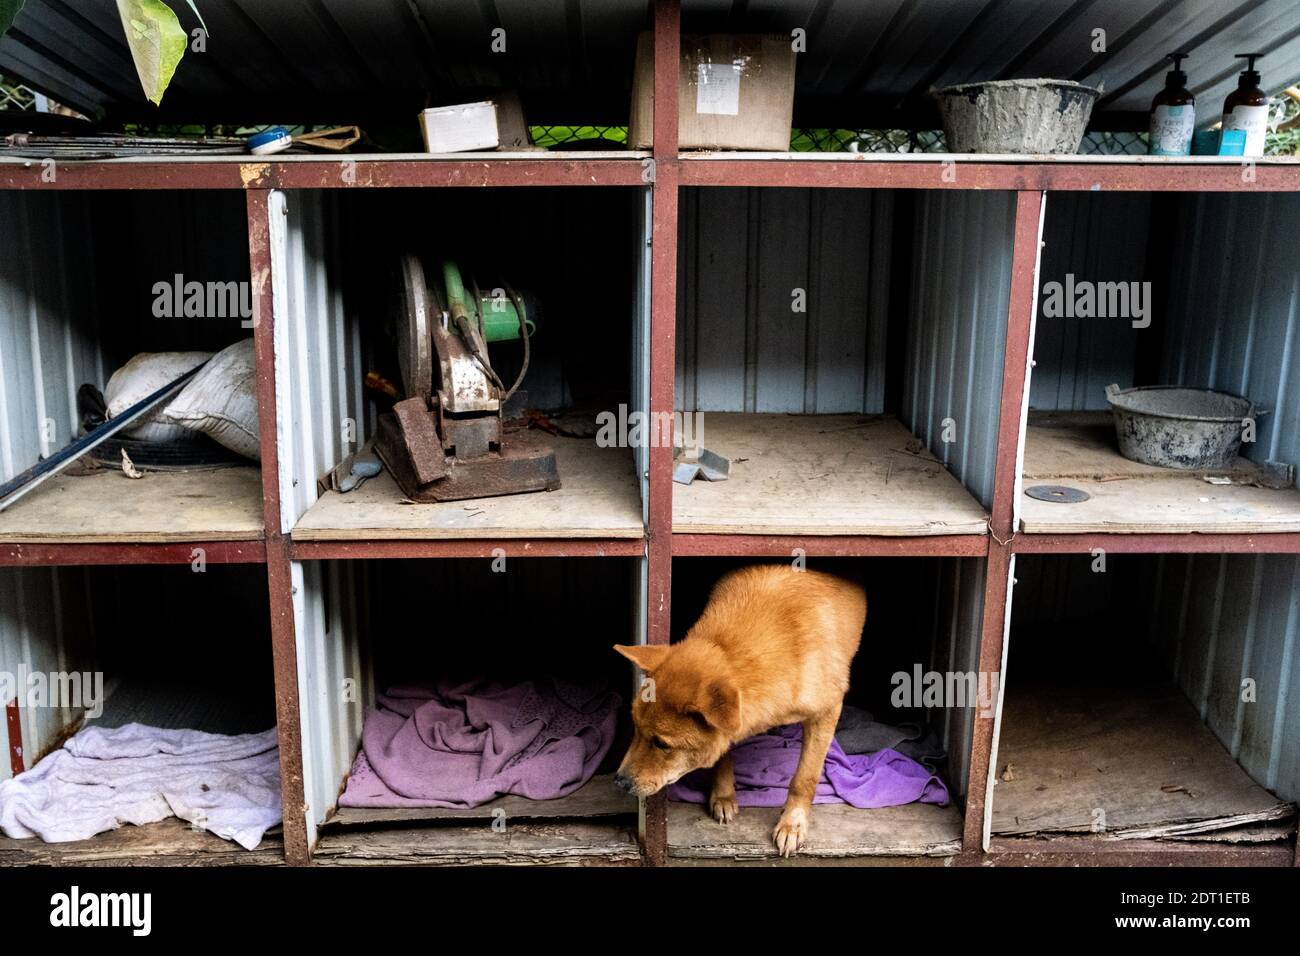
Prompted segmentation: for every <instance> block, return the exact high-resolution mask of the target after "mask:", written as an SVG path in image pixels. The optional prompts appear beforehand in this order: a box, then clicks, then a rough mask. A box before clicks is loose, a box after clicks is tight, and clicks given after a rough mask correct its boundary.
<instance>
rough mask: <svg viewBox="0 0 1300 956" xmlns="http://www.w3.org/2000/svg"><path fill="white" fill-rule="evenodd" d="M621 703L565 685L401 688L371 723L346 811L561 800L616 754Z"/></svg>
mask: <svg viewBox="0 0 1300 956" xmlns="http://www.w3.org/2000/svg"><path fill="white" fill-rule="evenodd" d="M619 703H620V701H619V697H618V695H617V694H613V693H607V692H605V690H604V689H603V688H601V687H596V686H593V685H590V684H588V685H577V684H569V683H565V682H563V681H560V680H555V681H550V680H545V681H529V682H526V683H522V684H509V685H507V684H496V683H491V682H488V681H470V682H467V683H460V684H457V683H453V682H445V683H442V684H439V685H437V686H435V687H394V688H392V689H391V690H389V692H388V693H387V694H386V695H382V696H380V697H379V700H378V706H377V707H376V708H374V709H373V710H371V711H369V712H368V713H367V714H366V721H365V726H364V728H363V729H362V732H361V744H362V749H361V752H360V753H358V754H357V759H356V762H355V764H354V765H353V767H352V775H351V776H350V777H349V778H348V782H347V786H346V788H345V789H344V792H343V796H341V797H340V798H339V805H340V806H344V807H457V808H466V807H476V806H479V805H480V804H483V803H486V802H487V801H489V800H491V799H493V798H494V797H498V796H501V795H502V794H507V793H510V794H517V795H518V796H521V797H528V798H529V799H532V800H551V799H554V798H556V797H563V796H566V795H567V794H570V793H572V792H573V791H575V790H577V789H578V788H579V787H581V786H582V785H583V784H584V783H586V782H587V781H588V780H590V779H591V777H592V775H593V774H594V773H595V772H596V768H597V767H598V766H600V762H601V760H603V759H604V757H605V754H606V753H608V752H609V747H610V744H611V743H612V742H613V738H614V727H615V724H616V722H617V719H618V707H619Z"/></svg>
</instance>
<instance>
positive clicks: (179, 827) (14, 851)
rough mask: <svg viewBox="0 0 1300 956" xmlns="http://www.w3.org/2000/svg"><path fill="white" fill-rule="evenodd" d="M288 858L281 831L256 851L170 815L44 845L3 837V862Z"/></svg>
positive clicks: (249, 862) (261, 862)
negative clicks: (145, 822)
mask: <svg viewBox="0 0 1300 956" xmlns="http://www.w3.org/2000/svg"><path fill="white" fill-rule="evenodd" d="M283 862H284V844H283V840H282V839H281V837H280V836H279V834H278V831H277V832H275V833H270V834H267V835H266V836H265V837H263V838H262V842H261V843H260V844H259V845H258V847H257V849H255V850H245V849H244V848H243V847H242V846H240V845H239V844H238V843H233V842H231V841H230V840H223V839H221V838H220V837H218V836H214V835H213V834H211V833H207V832H205V831H201V830H195V829H194V828H192V827H191V826H190V825H189V824H188V823H185V822H184V821H182V820H178V819H177V818H175V817H169V818H168V819H166V820H160V821H158V822H157V823H149V824H145V825H144V826H131V825H129V824H128V825H126V826H121V827H118V828H117V829H116V830H108V831H106V832H104V833H100V834H98V835H97V836H93V837H91V838H90V839H89V840H76V841H73V842H71V843H43V842H42V841H41V840H39V839H36V838H32V839H27V840H11V839H8V838H6V837H0V867H4V866H24V865H26V866H214V865H221V866H239V865H245V866H268V865H270V866H274V865H277V864H281V863H283Z"/></svg>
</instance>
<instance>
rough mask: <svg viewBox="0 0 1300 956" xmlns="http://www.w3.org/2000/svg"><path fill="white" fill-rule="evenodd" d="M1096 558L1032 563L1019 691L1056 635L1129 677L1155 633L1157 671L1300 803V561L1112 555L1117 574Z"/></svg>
mask: <svg viewBox="0 0 1300 956" xmlns="http://www.w3.org/2000/svg"><path fill="white" fill-rule="evenodd" d="M1093 561H1094V558H1092V557H1091V556H1089V555H1081V556H1079V555H1071V556H1037V555H1035V556H1024V555H1022V556H1020V558H1019V560H1018V564H1017V569H1016V578H1017V583H1016V587H1015V605H1014V612H1013V613H1014V620H1015V629H1014V631H1013V633H1012V638H1011V647H1012V650H1011V657H1012V661H1011V666H1012V675H1011V681H1012V691H1011V692H1012V693H1014V692H1015V691H1014V681H1015V679H1016V676H1015V675H1016V672H1017V671H1018V670H1019V667H1018V665H1017V660H1018V659H1020V660H1024V659H1025V658H1032V659H1037V660H1038V661H1041V659H1042V653H1044V652H1046V651H1045V649H1043V648H1040V647H1036V646H1034V644H1033V642H1035V641H1036V640H1038V639H1039V638H1041V636H1042V635H1043V634H1044V633H1052V634H1055V635H1058V636H1059V637H1060V639H1061V640H1063V641H1071V642H1072V641H1074V640H1076V638H1079V637H1080V636H1086V637H1087V638H1088V639H1089V640H1090V641H1092V646H1091V649H1090V651H1091V660H1093V661H1114V660H1116V659H1123V660H1124V661H1126V662H1127V663H1126V665H1125V666H1126V667H1128V668H1133V667H1139V666H1142V665H1141V663H1140V661H1141V656H1142V655H1141V654H1140V653H1136V652H1137V651H1138V650H1140V648H1141V642H1142V637H1143V636H1144V635H1145V638H1146V641H1147V643H1148V644H1149V647H1150V649H1151V651H1152V652H1153V660H1154V661H1155V662H1156V666H1158V667H1163V669H1164V673H1165V675H1166V676H1167V677H1168V678H1169V680H1171V681H1172V682H1174V683H1175V684H1177V685H1178V687H1180V688H1181V689H1182V690H1183V692H1184V693H1185V694H1186V695H1187V698H1188V700H1190V701H1191V702H1192V704H1193V706H1195V707H1196V708H1197V710H1198V711H1199V712H1200V714H1201V716H1202V717H1203V718H1204V720H1205V722H1206V724H1207V725H1208V726H1209V727H1210V729H1211V730H1212V731H1213V732H1214V734H1215V735H1216V736H1217V737H1218V738H1219V740H1220V741H1221V742H1222V743H1223V745H1224V747H1226V748H1227V749H1228V750H1229V751H1230V752H1231V753H1232V755H1233V757H1234V758H1235V759H1236V760H1237V761H1238V762H1240V763H1241V765H1242V766H1243V767H1244V768H1245V769H1246V771H1247V772H1248V773H1249V774H1250V775H1251V776H1252V777H1253V778H1254V779H1255V780H1256V781H1258V782H1259V783H1260V784H1262V785H1263V786H1265V787H1268V788H1269V789H1270V790H1273V791H1275V792H1276V793H1277V794H1278V795H1279V796H1281V797H1283V798H1284V799H1288V800H1295V799H1297V798H1300V646H1297V645H1298V644H1300V557H1296V556H1293V555H1252V554H1227V555H1219V554H1196V555H1136V556H1130V555H1109V556H1108V557H1107V559H1106V561H1107V564H1106V571H1105V573H1095V572H1093V570H1092V563H1093ZM1045 629H1046V630H1045ZM1077 660H1078V659H1077V655H1076V657H1075V662H1076V664H1077ZM1104 666H1112V665H1109V664H1107V665H1104ZM1132 677H1133V675H1132V674H1131V673H1125V674H1124V675H1122V678H1123V679H1126V680H1127V679H1131V678H1132ZM1245 681H1251V682H1252V684H1251V685H1250V694H1246V693H1244V691H1245V690H1246V685H1244V683H1243V682H1245ZM1251 695H1253V699H1249V698H1250V696H1251Z"/></svg>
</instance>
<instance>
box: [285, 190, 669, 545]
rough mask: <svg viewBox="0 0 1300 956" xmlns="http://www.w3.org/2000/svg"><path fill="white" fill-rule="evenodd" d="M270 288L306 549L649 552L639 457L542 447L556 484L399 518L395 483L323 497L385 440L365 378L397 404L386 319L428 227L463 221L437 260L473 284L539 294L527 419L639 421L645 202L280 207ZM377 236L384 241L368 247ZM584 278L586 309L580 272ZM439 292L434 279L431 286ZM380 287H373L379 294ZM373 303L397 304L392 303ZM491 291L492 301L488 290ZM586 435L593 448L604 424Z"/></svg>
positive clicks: (581, 197) (556, 198) (293, 520)
mask: <svg viewBox="0 0 1300 956" xmlns="http://www.w3.org/2000/svg"><path fill="white" fill-rule="evenodd" d="M269 201H270V203H271V223H272V229H271V237H270V238H271V253H272V255H271V258H272V271H273V279H272V289H273V294H274V295H275V297H276V302H277V308H276V315H277V319H276V332H275V351H276V357H277V358H276V400H277V418H278V421H279V422H280V430H281V448H280V475H279V483H280V500H281V521H282V530H283V531H284V532H285V533H291V534H292V536H293V538H294V540H295V541H296V542H298V543H303V542H309V541H359V542H368V541H376V542H378V541H398V540H401V541H434V540H456V539H462V540H464V539H471V538H473V539H511V538H513V539H534V538H547V539H563V538H572V539H574V540H591V539H597V538H601V539H616V538H643V537H644V522H643V514H644V512H643V504H642V503H643V501H644V499H645V494H644V490H645V477H644V476H645V472H646V467H645V466H646V461H645V458H646V454H645V449H644V448H630V449H629V448H627V447H622V448H617V447H610V448H601V447H597V446H596V445H595V442H594V440H591V441H583V440H578V439H569V438H565V437H561V436H558V435H555V436H551V435H547V436H544V438H545V440H546V442H547V443H549V444H550V445H551V447H552V448H554V449H555V452H556V455H557V463H558V466H559V474H560V482H561V487H560V488H559V489H558V490H556V491H553V492H547V493H545V494H542V493H531V494H522V495H507V496H501V497H496V498H491V499H474V500H470V501H453V502H443V503H438V504H432V503H419V504H399V503H398V502H400V501H402V500H403V497H404V496H403V495H401V494H400V493H399V492H398V490H397V485H396V483H395V482H394V481H393V479H392V478H391V476H389V475H388V474H387V472H386V471H385V473H383V474H381V475H380V476H378V477H376V478H373V479H371V480H370V481H368V482H366V483H365V484H363V485H362V486H361V487H360V488H358V489H356V490H354V491H352V492H349V493H347V494H346V495H340V494H336V493H333V492H328V491H326V492H324V493H322V492H320V488H321V487H322V484H323V479H325V478H326V477H327V476H328V475H329V474H330V473H331V472H332V471H333V470H334V469H335V468H336V467H337V466H338V465H339V464H340V463H341V462H343V461H344V460H346V459H347V458H348V457H349V456H350V455H352V454H355V453H356V452H357V451H358V450H359V449H360V448H362V447H364V446H365V445H366V443H367V442H368V441H369V440H370V439H371V438H373V437H374V435H375V432H376V424H377V418H378V416H379V415H380V414H382V413H384V412H385V411H386V410H387V408H388V406H389V405H390V404H391V399H390V398H387V397H382V396H379V395H377V394H373V393H367V392H365V391H363V382H364V380H365V379H366V376H367V374H368V373H369V372H377V373H378V374H380V375H381V376H382V377H383V378H385V379H387V380H388V381H390V382H392V383H393V384H394V385H395V386H396V388H397V391H398V393H399V394H405V392H404V386H403V384H402V383H401V370H400V362H399V361H398V349H397V343H396V341H395V339H394V336H393V334H392V333H393V331H394V328H395V327H396V328H400V327H401V326H400V323H399V322H397V321H396V320H395V319H394V317H393V316H392V315H391V308H392V302H391V301H390V299H395V298H396V291H395V288H389V286H390V285H393V286H395V284H396V265H397V263H398V262H399V261H400V254H402V253H404V252H406V251H409V250H413V249H419V250H426V251H427V246H428V235H427V230H426V225H427V223H428V222H430V221H438V222H443V221H446V222H452V221H454V222H457V223H459V224H460V226H459V228H457V229H456V230H453V231H452V232H448V233H446V234H445V235H444V238H443V240H440V244H439V245H438V247H437V249H436V250H435V251H436V254H433V252H430V254H429V255H427V256H426V269H427V268H430V265H429V263H430V262H437V261H439V260H440V258H443V259H454V260H456V261H457V262H458V263H459V265H460V266H461V269H462V272H463V274H464V275H465V276H466V281H469V278H470V277H471V276H476V277H477V278H478V279H479V280H481V281H483V282H484V283H488V282H503V281H508V282H511V283H513V284H514V285H515V287H516V288H518V289H519V290H520V291H521V292H522V293H524V294H529V293H531V294H532V296H533V297H534V301H535V303H536V306H530V308H533V309H534V311H535V313H536V315H535V318H536V319H537V329H536V332H535V334H534V336H533V338H532V341H531V346H530V359H529V364H528V369H527V374H526V376H525V378H524V381H523V383H522V388H521V392H520V393H519V394H517V395H516V405H517V406H518V407H517V409H515V410H514V411H512V414H515V415H518V416H523V415H524V413H525V411H527V410H533V409H537V410H541V411H543V412H544V413H546V414H548V415H552V414H553V413H554V412H556V411H557V410H558V411H559V412H560V414H562V415H565V416H573V415H577V414H578V412H579V410H580V411H581V413H582V414H583V415H587V416H588V418H587V421H589V422H591V423H594V422H596V421H597V419H598V416H599V414H600V413H601V412H602V411H609V412H611V413H613V414H615V415H616V416H620V413H621V416H620V417H622V419H623V420H627V419H628V417H629V416H630V414H631V413H632V412H635V411H638V410H640V411H642V412H643V411H644V409H645V408H646V403H647V395H648V347H647V345H646V343H647V335H648V329H649V306H648V303H649V298H648V294H649V293H648V269H649V266H648V230H649V193H648V190H645V189H619V190H612V191H609V192H606V193H601V194H593V193H591V192H590V191H587V190H573V189H528V190H512V189H479V190H468V189H455V190H447V191H443V192H441V193H438V194H436V195H435V194H433V193H431V192H429V191H427V190H426V191H418V190H406V191H403V192H398V193H394V192H391V191H390V192H380V193H376V192H370V193H367V194H364V195H363V194H351V195H347V196H338V195H334V194H331V193H329V192H327V191H323V190H300V191H296V192H286V193H280V192H274V193H272V194H271V197H270V200H269ZM584 217H585V218H591V217H600V218H601V220H602V222H604V223H605V224H606V225H605V229H604V231H602V232H601V233H600V234H596V233H572V232H570V233H564V234H563V235H564V239H563V241H560V240H558V239H557V238H556V237H554V236H551V237H549V238H548V237H547V235H546V234H544V232H543V229H544V227H543V226H540V225H539V226H538V229H536V230H520V231H510V232H507V233H501V232H500V231H499V229H498V228H497V226H498V223H499V222H501V221H505V220H511V221H514V220H518V221H521V222H534V223H539V224H540V223H549V222H560V221H566V220H568V219H583V218H584ZM375 235H382V236H383V237H384V239H383V241H382V242H375V241H371V240H368V239H358V238H357V237H359V236H375ZM574 262H582V263H584V268H585V269H588V270H589V273H588V274H587V275H586V277H585V278H584V279H583V282H584V284H583V285H582V294H581V295H577V296H576V297H575V291H574V290H575V287H574V286H573V281H574V276H575V275H576V274H575V273H573V272H572V269H573V263H574ZM426 278H428V276H427V275H426ZM376 283H378V285H376ZM376 289H383V290H385V292H384V294H383V295H378V294H376ZM487 291H488V292H489V293H490V291H491V290H490V289H489V290H487ZM490 351H491V353H492V357H491V361H492V362H493V363H494V365H495V366H496V370H497V372H498V374H500V375H501V376H502V378H503V379H504V380H505V381H506V382H507V383H510V382H513V381H514V380H515V378H516V375H517V373H518V371H519V369H520V368H521V367H522V362H523V354H524V353H523V349H522V347H521V345H520V343H518V342H502V343H494V344H493V345H492V346H491V347H490ZM591 433H592V434H595V433H596V429H595V428H594V427H593V428H592V429H591Z"/></svg>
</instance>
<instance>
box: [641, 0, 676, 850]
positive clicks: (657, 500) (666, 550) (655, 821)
mask: <svg viewBox="0 0 1300 956" xmlns="http://www.w3.org/2000/svg"><path fill="white" fill-rule="evenodd" d="M681 26H682V24H681V0H655V5H654V78H655V79H654V150H653V159H652V160H651V162H652V163H653V172H654V185H653V194H652V207H651V208H652V216H651V218H652V221H651V228H650V415H651V419H652V420H655V421H662V420H664V419H663V418H662V417H661V416H663V415H665V414H666V415H667V416H669V418H668V420H671V416H672V413H673V409H674V408H675V407H676V374H677V371H676V354H675V353H676V346H677V331H676V327H677V200H678V175H679V169H678V167H679V164H678V161H677V82H678V80H677V70H678V58H679V55H680V50H681ZM649 468H650V474H649V476H648V486H649V492H648V494H649V511H648V515H649V516H648V519H647V522H646V523H647V528H646V531H647V535H648V539H649V540H648V547H647V551H646V580H647V598H648V601H649V607H647V608H646V641H647V643H650V644H667V643H668V642H669V641H670V640H672V586H673V476H672V471H673V455H672V443H671V441H652V442H651V444H650V454H649ZM639 830H640V837H641V845H642V851H643V853H644V855H645V859H646V862H647V863H649V864H650V865H652V866H662V865H664V864H665V863H667V860H668V803H667V798H666V797H665V795H664V794H663V793H659V794H656V795H655V796H653V797H650V798H648V799H646V800H643V801H641V813H640V826H639Z"/></svg>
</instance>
